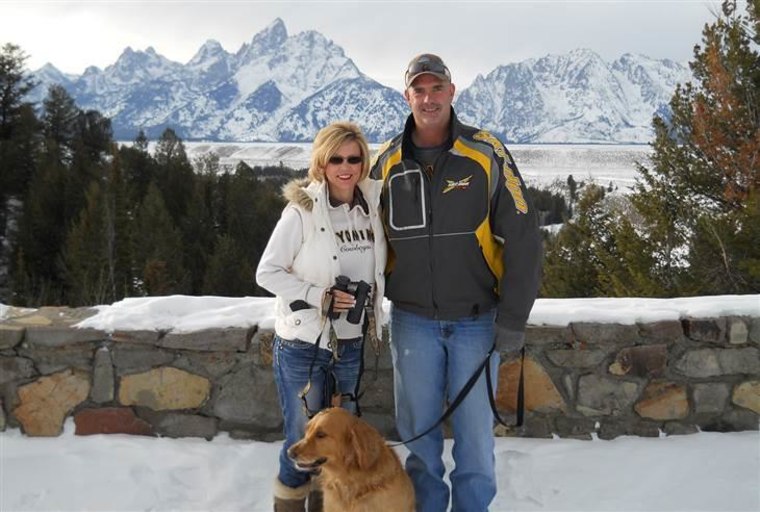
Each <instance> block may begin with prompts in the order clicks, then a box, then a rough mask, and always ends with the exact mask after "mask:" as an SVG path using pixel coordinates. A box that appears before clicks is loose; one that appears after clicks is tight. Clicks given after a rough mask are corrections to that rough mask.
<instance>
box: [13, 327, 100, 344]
mask: <svg viewBox="0 0 760 512" xmlns="http://www.w3.org/2000/svg"><path fill="white" fill-rule="evenodd" d="M107 338H108V335H107V334H106V333H105V332H104V331H101V330H98V329H74V328H71V327H68V326H60V327H58V326H49V327H45V326H34V327H28V328H27V329H26V337H25V339H24V341H25V344H26V345H29V346H30V347H63V346H66V345H75V344H79V343H94V342H98V341H104V340H106V339H107Z"/></svg>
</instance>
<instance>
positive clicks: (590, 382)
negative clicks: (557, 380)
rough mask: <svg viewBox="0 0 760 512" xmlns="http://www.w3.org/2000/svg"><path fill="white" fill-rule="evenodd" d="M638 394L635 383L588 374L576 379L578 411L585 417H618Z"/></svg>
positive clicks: (628, 407) (626, 409)
mask: <svg viewBox="0 0 760 512" xmlns="http://www.w3.org/2000/svg"><path fill="white" fill-rule="evenodd" d="M638 394H639V385H638V384H636V383H635V382H630V381H625V380H620V379H611V378H607V377H599V376H598V375H594V374H590V375H583V376H581V377H580V378H579V379H578V405H577V408H578V411H579V412H580V413H582V414H583V415H585V416H606V415H609V416H620V415H622V414H626V413H628V412H629V411H630V409H631V406H632V405H633V403H634V401H635V400H636V397H637V396H638Z"/></svg>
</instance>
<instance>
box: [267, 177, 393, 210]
mask: <svg viewBox="0 0 760 512" xmlns="http://www.w3.org/2000/svg"><path fill="white" fill-rule="evenodd" d="M382 185H383V184H382V182H380V181H378V180H373V179H369V178H365V179H363V180H361V181H360V182H359V183H357V185H356V186H357V187H359V190H361V191H362V194H363V195H364V199H365V200H366V201H367V202H371V203H372V204H378V203H379V200H380V192H381V191H382ZM326 188H327V182H326V181H312V180H310V179H309V178H297V179H294V180H291V181H289V182H288V183H286V184H285V185H284V186H283V187H282V197H284V198H285V200H286V201H288V202H289V203H294V204H296V205H298V206H300V207H301V208H303V209H304V210H306V211H309V212H310V211H312V210H313V209H314V198H316V197H320V196H322V197H327V193H326V190H325V189H326Z"/></svg>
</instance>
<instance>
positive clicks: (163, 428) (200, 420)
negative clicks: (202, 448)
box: [138, 408, 219, 441]
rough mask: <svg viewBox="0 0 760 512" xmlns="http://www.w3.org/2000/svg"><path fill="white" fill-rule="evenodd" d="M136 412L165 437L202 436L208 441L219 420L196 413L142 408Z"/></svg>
mask: <svg viewBox="0 0 760 512" xmlns="http://www.w3.org/2000/svg"><path fill="white" fill-rule="evenodd" d="M138 414H139V415H140V417H142V418H143V419H145V420H147V421H148V422H149V423H150V424H151V425H153V428H154V430H155V432H156V433H157V434H159V435H161V436H165V437H171V438H180V437H202V438H204V439H206V440H208V441H210V440H211V439H213V438H214V436H216V434H217V432H218V431H219V430H218V423H219V420H217V419H216V418H209V417H207V416H201V415H198V414H183V413H179V412H166V411H161V412H157V411H152V410H150V409H143V408H140V409H139V410H138Z"/></svg>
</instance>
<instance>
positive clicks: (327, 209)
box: [256, 122, 386, 512]
mask: <svg viewBox="0 0 760 512" xmlns="http://www.w3.org/2000/svg"><path fill="white" fill-rule="evenodd" d="M368 174H369V148H368V147H367V141H366V139H365V138H364V135H363V134H362V132H361V130H360V128H359V127H358V126H356V125H355V124H353V123H349V122H336V123H332V124H330V125H329V126H327V127H325V128H323V129H322V130H320V131H319V133H318V134H317V136H316V138H315V139H314V147H313V150H312V155H311V164H310V167H309V176H308V179H306V180H296V181H293V182H290V183H288V184H287V185H286V186H285V187H284V188H283V192H284V196H285V198H286V199H287V200H288V204H287V206H286V207H285V209H284V211H283V213H282V217H281V218H280V220H279V221H278V223H277V225H276V226H275V228H274V231H273V232H272V236H271V238H270V239H269V243H268V244H267V247H266V249H265V250H264V254H263V255H262V257H261V261H260V262H259V266H258V269H257V272H256V281H257V282H258V284H259V285H260V286H262V287H263V288H265V289H267V290H269V291H270V292H272V293H273V294H275V295H276V296H277V298H276V301H275V308H276V310H275V338H274V347H273V352H274V357H273V366H274V376H275V382H276V384H277V391H278V393H279V396H280V406H281V407H282V414H283V418H284V429H285V442H284V443H283V446H282V451H281V452H280V467H279V473H278V475H277V479H276V481H275V485H274V510H275V511H276V512H286V511H287V512H292V511H293V512H295V511H298V512H302V511H304V510H305V506H306V499H307V496H308V499H309V511H312V510H321V503H319V502H320V501H321V500H320V494H319V493H318V492H313V493H311V494H309V492H310V490H311V484H310V476H311V475H310V474H309V473H308V472H303V471H300V470H298V469H297V468H295V467H294V465H293V462H292V461H291V460H290V459H289V458H288V456H287V450H288V448H289V447H290V446H291V445H292V444H294V443H295V442H296V441H298V440H299V439H301V437H303V433H304V427H305V424H306V421H307V420H308V419H309V417H310V416H312V415H313V414H315V413H316V412H317V411H319V410H320V409H322V408H324V407H327V406H328V405H330V402H331V401H333V400H336V398H335V397H337V401H339V402H340V403H341V406H342V407H344V408H346V409H348V410H350V411H352V412H354V413H355V412H356V401H355V393H356V388H357V387H358V382H359V372H360V367H361V358H362V343H363V334H364V333H363V330H365V329H366V325H367V319H366V313H362V312H363V311H364V304H358V305H357V302H356V298H355V297H354V293H352V291H354V288H355V285H354V284H352V285H351V286H349V287H348V291H345V289H337V288H336V287H335V285H336V278H338V276H347V277H348V278H349V279H350V281H351V282H352V283H359V282H361V281H363V282H364V283H367V284H369V285H371V286H372V292H371V293H370V294H369V295H370V296H371V297H372V298H371V299H370V300H371V302H372V305H373V306H374V308H373V310H374V315H375V317H376V318H378V319H379V318H380V315H381V314H382V313H381V304H382V297H383V288H384V268H385V259H386V245H385V237H384V235H383V227H382V222H381V220H380V216H379V213H378V205H379V203H380V189H381V186H380V185H381V184H380V183H379V182H376V181H374V180H370V179H367V175H368ZM341 288H345V287H343V286H341ZM360 288H361V289H362V290H363V289H364V285H361V286H360ZM357 295H361V293H358V294H357ZM348 313H351V315H350V316H349V315H348ZM357 313H358V314H359V315H360V318H359V319H357V318H354V317H355V315H356V314H357ZM349 318H350V320H352V321H349ZM354 322H356V323H354ZM381 323H382V322H376V326H375V332H374V333H373V334H374V335H376V336H378V337H379V336H380V335H381V331H380V329H381V327H380V325H381ZM337 401H336V402H334V403H337Z"/></svg>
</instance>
